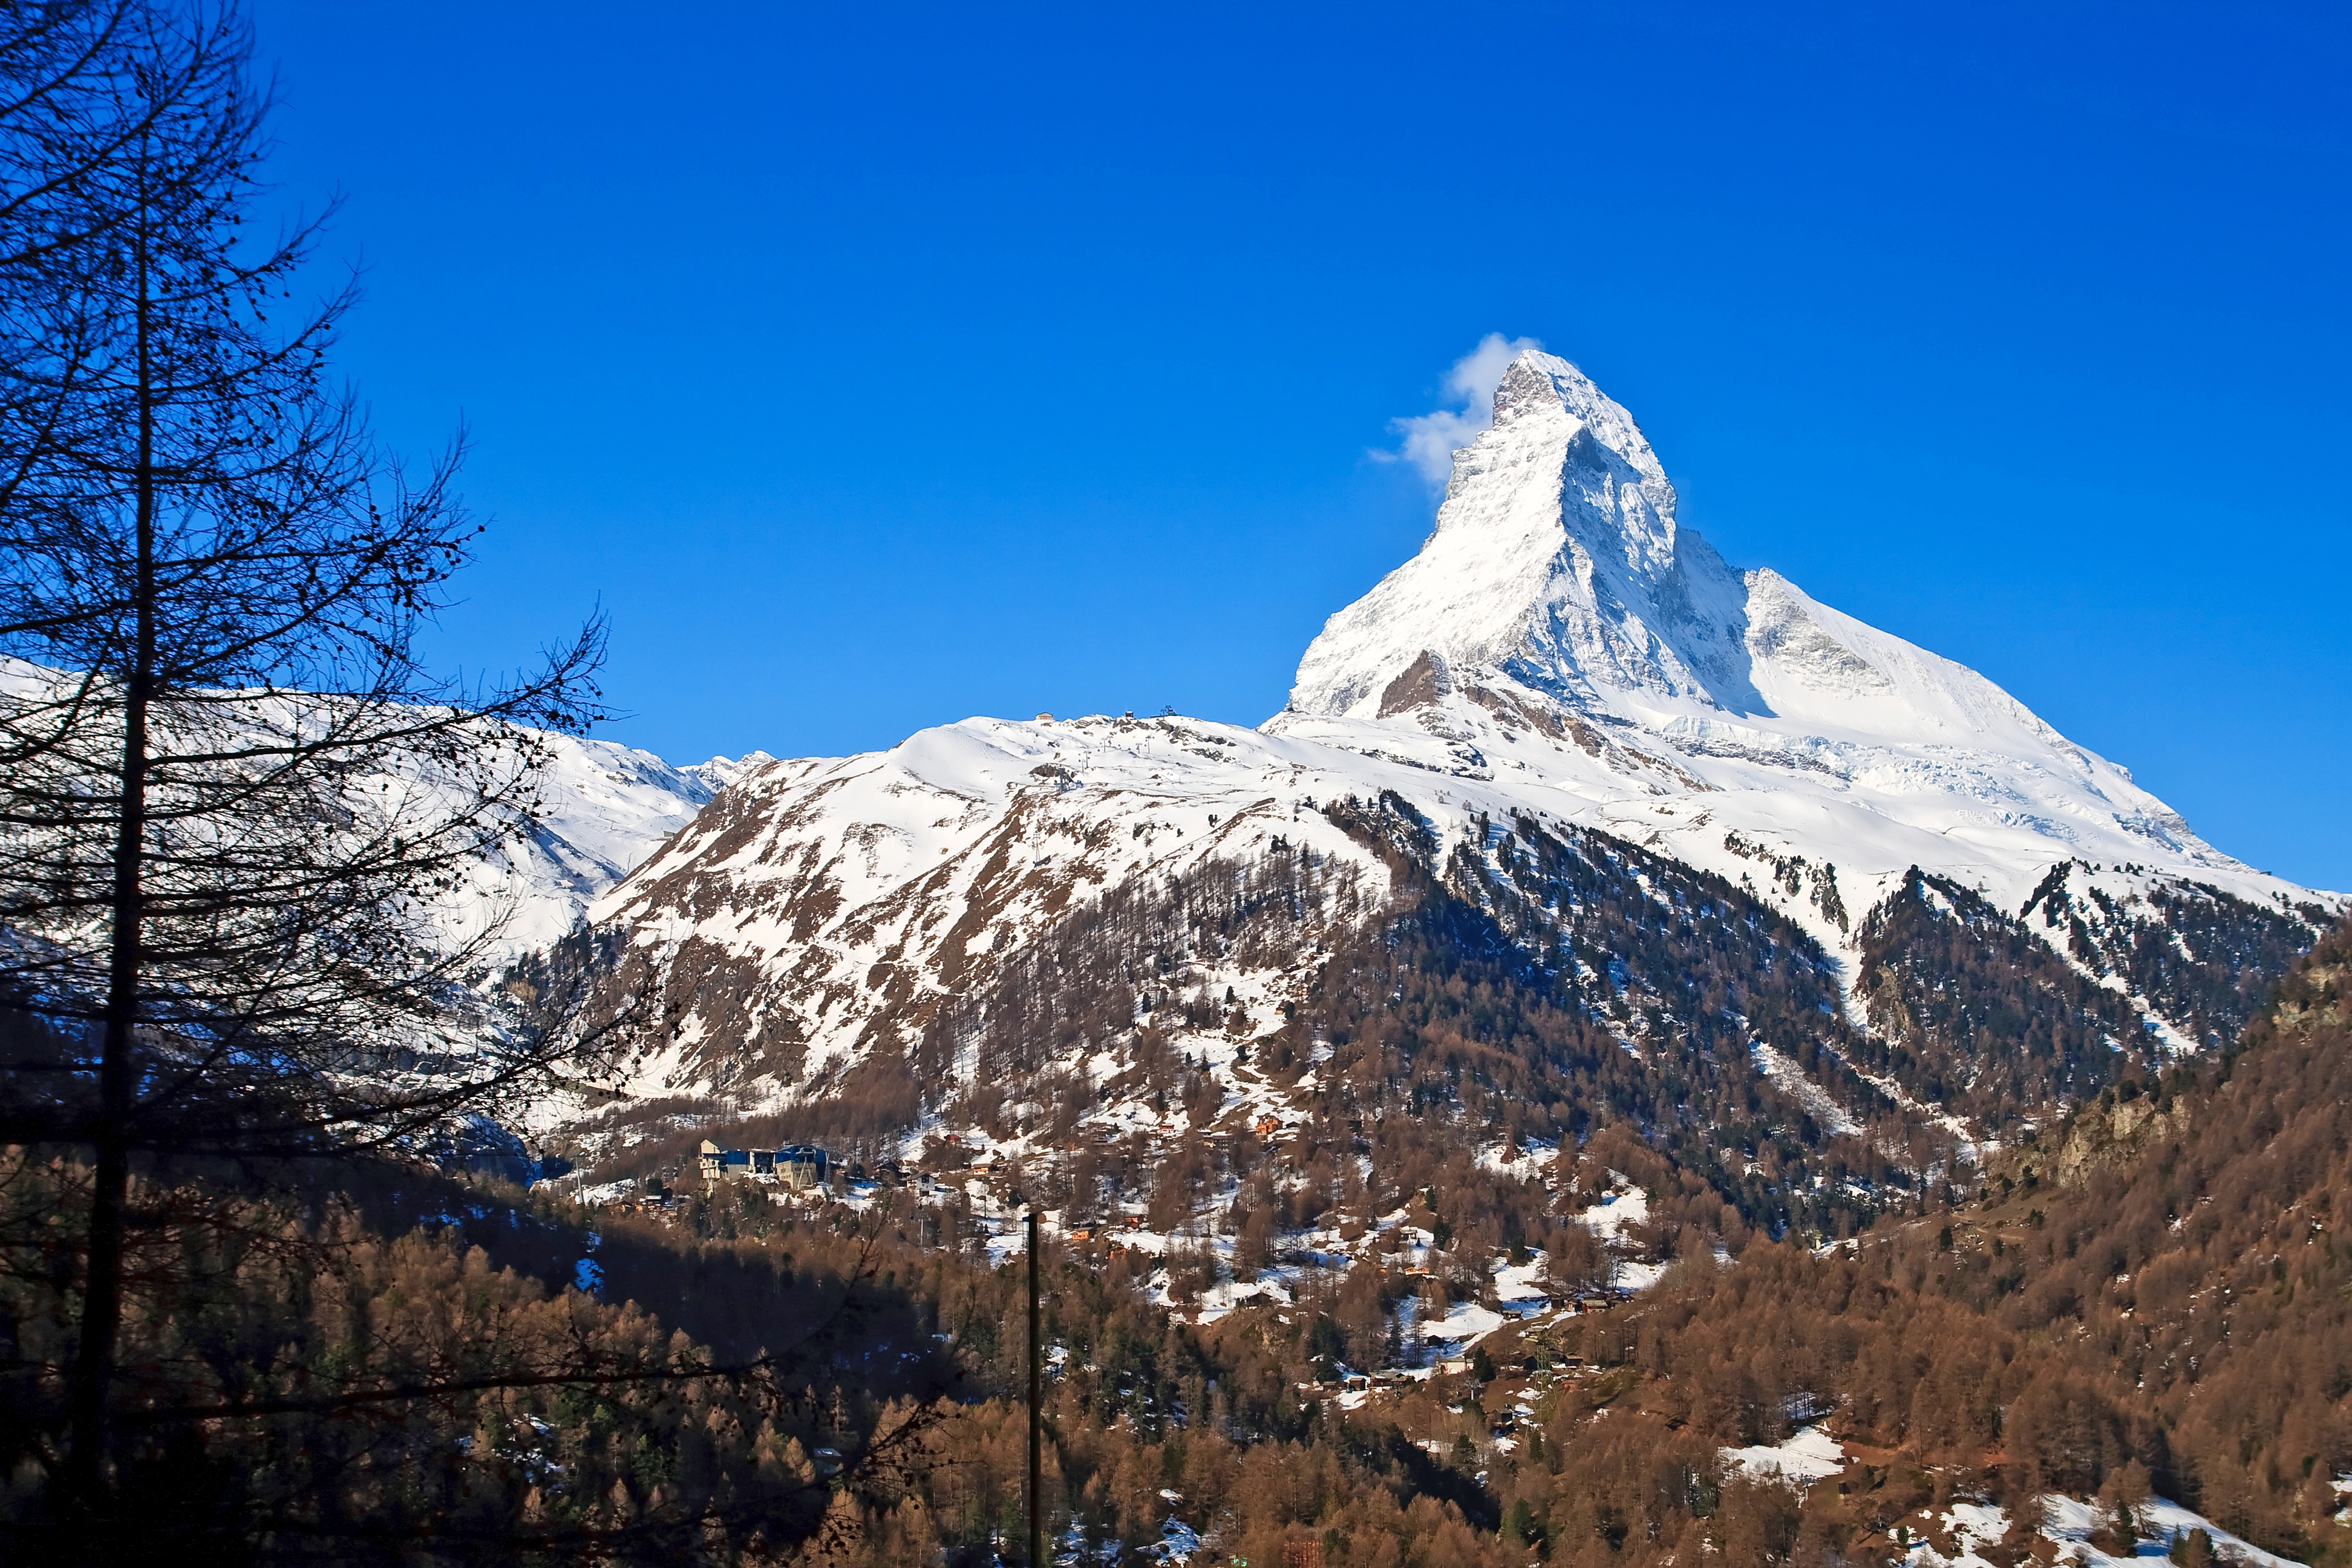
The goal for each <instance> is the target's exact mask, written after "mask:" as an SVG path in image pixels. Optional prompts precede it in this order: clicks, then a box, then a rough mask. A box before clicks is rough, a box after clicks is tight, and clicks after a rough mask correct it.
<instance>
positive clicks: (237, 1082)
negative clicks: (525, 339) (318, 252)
mask: <svg viewBox="0 0 2352 1568" xmlns="http://www.w3.org/2000/svg"><path fill="white" fill-rule="evenodd" d="M0 33H5V36H0V319H5V328H0V659H5V665H0V1004H5V1006H6V1007H7V1008H8V1009H11V1010H12V1011H13V1013H14V1015H15V1016H16V1017H17V1018H18V1019H19V1020H22V1019H26V1018H34V1019H37V1020H38V1021H39V1022H38V1025H37V1026H27V1027H21V1028H18V1029H16V1030H15V1031H12V1032H11V1034H10V1035H9V1036H8V1038H9V1039H10V1040H12V1041H14V1042H16V1043H15V1044H14V1045H12V1046H10V1047H8V1059H7V1060H5V1062H0V1141H5V1142H13V1143H17V1144H32V1145H54V1146H60V1147H63V1148H66V1149H69V1150H73V1151H78V1153H77V1154H76V1156H75V1157H76V1158H77V1159H79V1161H81V1162H83V1163H84V1164H85V1165H86V1168H87V1183H86V1191H87V1194H88V1210H87V1242H86V1251H85V1257H84V1262H83V1266H82V1268H81V1269H80V1280H79V1286H80V1288H79V1331H78V1334H77V1336H76V1338H77V1343H78V1348H77V1351H76V1353H75V1354H74V1356H73V1358H72V1360H71V1362H70V1363H69V1364H67V1365H62V1366H58V1367H57V1368H55V1369H52V1370H53V1374H54V1378H55V1381H56V1384H57V1386H58V1389H59V1394H60V1403H61V1405H62V1408H63V1410H64V1413H65V1414H64V1420H63V1428H64V1429H63V1431H62V1432H61V1434H60V1435H59V1442H58V1445H57V1447H56V1457H55V1463H56V1473H55V1481H56V1484H57V1487H58V1495H59V1496H62V1497H63V1498H65V1499H67V1500H68V1506H69V1507H78V1508H80V1509H84V1510H92V1509H97V1508H100V1507H103V1506H105V1500H106V1498H107V1488H108V1481H107V1474H106V1466H107V1453H108V1443H109V1426H110V1408H111V1405H110V1402H111V1400H112V1398H113V1394H114V1390H115V1387H116V1384H117V1382H118V1376H117V1373H118V1369H117V1367H116V1364H115V1346H116V1344H117V1342H118V1334H119V1331H120V1327H121V1316H122V1312H123V1310H124V1289H125V1258H126V1245H127V1240H126V1238H127V1237H128V1236H129V1235H130V1233H131V1231H132V1230H133V1229H135V1227H136V1226H138V1224H139V1223H140V1215H139V1214H138V1212H137V1210H138V1202H139V1199H138V1192H139V1190H140V1188H139V1185H138V1184H136V1183H135V1182H134V1181H133V1175H134V1172H135V1171H136V1170H137V1169H138V1168H140V1166H141V1165H142V1163H147V1164H150V1165H154V1166H156V1167H157V1168H159V1169H160V1168H163V1166H164V1165H166V1164H168V1163H169V1162H171V1161H173V1160H182V1161H184V1160H187V1159H190V1158H197V1157H206V1158H213V1159H218V1158H222V1157H227V1158H232V1159H247V1160H269V1159H286V1158H292V1157H298V1156H301V1155H305V1154H315V1153H321V1152H333V1151H338V1150H341V1151H349V1150H351V1149H353V1148H356V1147H367V1146H382V1145H387V1144H391V1145H398V1144H402V1143H404V1142H411V1143H413V1142H415V1140H418V1139H420V1138H422V1137H425V1136H426V1135H428V1134H429V1133H430V1132H431V1131H433V1130H434V1129H435V1128H436V1127H437V1126H440V1125H444V1124H446V1122H447V1121H448V1119H450V1118H451V1117H453V1116H455V1115H457V1114H458V1113H460V1112H463V1111H467V1110H472V1109H475V1108H478V1107H480V1106H482V1105H483V1104H484V1103H485V1102H486V1101H488V1100H494V1099H495V1098H496V1097H498V1096H499V1095H501V1094H505V1093H508V1092H510V1091H520V1090H523V1089H530V1087H532V1086H533V1085H534V1084H536V1083H539V1082H540V1081H541V1080H542V1079H545V1078H546V1077H548V1076H549V1075H551V1074H559V1073H561V1072H562V1071H564V1070H566V1068H567V1062H568V1058H567V1057H566V1055H565V1054H564V1053H565V1051H566V1050H567V1049H569V1048H571V1047H560V1046H559V1045H558V1044H557V1043H556V1041H555V1039H554V1037H551V1036H542V1035H532V1034H530V1033H528V1032H524V1033H520V1034H518V1033H515V1032H512V1031H509V1032H507V1033H505V1034H500V1033H499V1032H496V1031H484V1030H478V1029H459V1028H457V1027H454V1026H452V1021H453V1018H454V1016H456V1014H457V1012H459V1011H461V1010H462V1009H463V1008H464V1007H465V1006H466V1005H467V991H466V989H465V983H466V982H467V980H469V979H471V978H473V977H476V976H477V975H478V973H480V972H481V970H482V968H483V966H484V965H485V963H487V961H488V958H489V956H490V955H491V953H492V952H493V949H494V944H495V943H496V942H497V938H498V925H499V921H498V911H497V910H494V909H484V908H480V907H477V904H478V900H476V896H475V893H474V891H473V889H475V887H476V886H477V884H476V883H475V882H474V881H473V880H472V879H469V876H468V872H469V869H470V868H472V867H473V866H475V865H476V864H477V863H478V862H479V861H480V859H481V858H483V857H485V856H487V855H493V854H496V853H498V852H499V847H500V846H501V844H502V843H505V842H507V841H509V840H511V839H513V838H514V837H517V836H519V835H521V834H524V833H527V832H529V831H530V828H531V826H532V822H533V813H534V810H535V808H536V804H537V796H536V793H535V792H536V784H535V781H536V779H537V778H538V777H539V775H540V773H541V767H542V764H543V763H544V761H545V752H546V737H547V733H548V732H549V731H559V732H560V731H577V730H579V729H580V728H581V727H582V726H583V725H584V724H585V723H586V722H588V721H590V720H591V719H593V717H594V704H595V700H596V696H595V691H594V688H593V681H592V676H593V669H594V668H595V666H596V664H597V661H598V659H599V657H600V654H601V648H602V627H601V625H600V624H599V623H598V622H596V621H594V620H592V621H591V622H590V623H589V624H588V625H587V626H585V627H583V630H582V631H581V632H580V633H579V634H578V635H577V636H576V637H572V638H571V639H570V640H569V641H566V642H564V643H562V644H561V645H560V646H557V647H554V648H552V649H551V650H548V651H547V653H546V656H545V659H544V663H543V665H542V666H541V668H539V669H538V670H537V672H536V673H533V674H530V675H528V676H525V677H522V678H520V679H514V680H511V681H507V682H502V683H496V684H485V683H481V682H478V681H477V682H475V683H472V684H465V685H460V684H453V683H450V682H447V681H444V680H441V679H436V678H434V677H433V676H432V675H430V674H429V673H428V672H427V670H426V669H425V667H424V664H423V662H422V660H421V658H420V655H419V652H418V648H417V637H418V635H419V633H420V630H421V629H422V628H423V627H424V626H425V625H426V624H427V623H428V622H429V621H430V619H431V617H432V616H434V615H435V614H436V612H437V611H438V610H439V609H441V608H443V607H444V606H445V605H446V602H447V601H446V584H447V583H448V580H449V578H450V575H451V574H452V573H453V572H455V571H456V570H457V569H458V568H459V567H461V566H462V565H463V564H464V563H466V561H467V556H468V552H469V548H470V542H471V540H472V538H473V536H474V535H475V534H476V532H477V531H478V529H477V528H476V525H475V524H474V523H473V522H472V521H469V519H468V518H467V515H466V514H465V512H464V511H463V510H462V509H461V508H460V507H459V506H458V505H457V501H456V500H455V499H454V497H453V495H452V493H451V490H450V482H451V478H452V473H453V469H454V466H455V462H456V458H457V448H456V447H455V446H453V447H452V449H451V452H450V453H449V455H448V456H447V457H446V458H444V459H443V460H442V461H440V462H437V463H436V464H434V465H432V466H430V467H429V468H425V470H423V471H421V472H408V471H404V470H403V469H402V468H400V467H399V466H398V465H397V464H396V463H394V462H393V461H392V460H390V459H389V458H387V457H386V456H385V455H384V453H383V451H382V450H381V448H380V447H378V445H377V444H376V443H375V441H374V440H373V437H372V436H371V434H370V432H369V429H368V426H367V424H366V421H365V419H364V417H363V415H362V411H361V410H360V409H359V407H358V406H357V405H355V403H354V402H353V401H352V397H351V395H350V394H349V393H348V392H346V391H344V390H342V389H341V388H339V387H338V386H337V385H336V384H334V383H333V382H332V381H331V379H330V376H329V373H328V366H327V357H326V356H327V352H328V350H329V348H330V347H331V343H332V341H333V339H334V335H335V331H336V328H337V325H338V322H339V321H341V318H342V317H343V315H344V312H345V311H346V310H348V309H349V307H350V306H351V304H352V298H353V296H352V290H351V289H350V287H349V286H348V285H346V286H344V287H343V288H341V289H339V290H337V291H334V292H331V293H330V294H329V295H328V296H327V297H326V298H325V299H324V300H322V301H320V302H319V303H316V304H313V305H309V306H307V307H306V306H304V305H301V304H298V302H297V296H298V295H299V294H302V293H304V292H305V291H306V289H307V287H308V280H309V279H310V276H311V273H312V271H313V270H314V269H315V265H316V264H315V261H314V249H315V242H316V240H317V237H318V234H319V229H318V225H317V222H316V221H315V220H313V221H309V222H296V223H294V224H292V225H290V226H288V227H286V228H284V229H282V230H280V231H279V232H278V233H277V234H276V235H275V236H274V237H257V234H258V233H259V232H260V231H261V230H262V229H263V228H264V227H265V225H264V224H262V223H261V222H259V221H257V220H258V218H259V217H260V216H261V214H260V209H261V207H262V205H263V204H264V203H265V201H266V200H267V199H268V193H267V192H266V191H265V190H264V188H263V187H262V186H260V185H259V184H257V177H258V172H259V170H258V166H259V163H260V162H261V160H262V158H263V156H264V153H266V151H267V142H266V139H265V133H264V123H263V122H264V112H265V110H266V109H267V107H268V95H267V94H266V93H263V92H257V91H256V90H255V89H254V88H253V87H252V86H251V84H250V79H249V63H250V53H251V47H250V40H249V37H248V35H247V30H246V27H245V26H244V23H243V21H242V19H241V17H240V16H238V14H237V13H236V9H235V7H234V6H233V5H224V4H215V3H212V0H184V3H181V0H174V3H169V4H155V5H126V4H122V3H120V0H111V3H110V0H55V3H50V4H8V5H5V6H0Z"/></svg>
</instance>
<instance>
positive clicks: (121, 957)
mask: <svg viewBox="0 0 2352 1568" xmlns="http://www.w3.org/2000/svg"><path fill="white" fill-rule="evenodd" d="M138 268H139V317H138V349H139V371H138V374H139V382H138V418H139V458H138V467H137V471H136V476H135V478H136V484H137V487H138V493H137V507H138V532H139V565H138V574H139V575H138V582H137V585H136V589H135V593H134V607H135V614H136V617H137V634H136V643H135V646H134V648H133V650H132V655H131V668H130V669H129V671H128V672H127V678H126V679H125V680H124V682H123V708H122V781H121V794H120V795H119V797H118V802H117V810H118V813H119V820H118V823H117V825H116V833H115V842H114V907H113V910H112V925H113V931H112V951H111V953H110V963H109V965H108V973H107V995H106V1039H105V1044H104V1048H103V1052H102V1054H101V1056H100V1060H99V1073H98V1100H99V1104H98V1117H97V1125H96V1126H95V1128H94V1129H93V1130H92V1132H93V1136H92V1139H91V1142H93V1143H94V1144H95V1145H96V1146H97V1162H96V1170H95V1172H94V1173H93V1175H92V1180H91V1183H90V1204H89V1266H88V1269H87V1272H86V1276H85V1283H84V1286H83V1289H82V1310H81V1335H80V1341H79V1344H78V1345H77V1346H76V1348H75V1352H74V1363H73V1371H72V1373H71V1376H70V1381H69V1383H68V1392H67V1418H68V1423H69V1446H68V1450H67V1455H66V1465H65V1473H64V1476H63V1480H64V1492H65V1496H66V1501H67V1507H68V1510H71V1511H73V1512H75V1513H79V1514H80V1515H82V1516H83V1517H85V1518H88V1517H90V1516H93V1515H95V1514H96V1513H97V1512H98V1511H99V1510H100V1509H102V1508H103V1507H104V1502H105V1491H106V1485H107V1482H106V1471H105V1455H106V1444H107V1405H108V1402H109V1396H110V1394H111V1392H112V1384H113V1381H114V1361H115V1341H116V1338H117V1336H118V1334H119V1333H120V1331H121V1325H122V1274H123V1239H124V1237H123V1232H124V1218H125V1214H124V1211H125V1209H126V1207H127V1206H128V1199H129V1195H130V1188H131V1108H132V1100H133V1090H134V1088H135V1081H136V1075H135V1073H134V1070H133V1066H132V1060H131V1057H132V1053H133V1050H134V1048H135V1047H136V1044H137V1030H138V1026H139V971H140V961H141V951H140V950H141V932H142V923H143V921H142V916H143V913H144V902H145V900H144V897H143V892H142V880H141V874H142V868H143V865H142V862H143V852H144V847H145V838H146V827H147V712H148V704H149V701H150V700H151V699H152V695H153V683H154V675H155V503H156V495H155V463H154V456H155V405H154V397H153V386H154V379H153V366H152V363H151V362H150V346H149V341H148V313H149V312H148V298H147V251H146V246H145V243H144V239H143V236H142V240H141V242H140V245H139V250H138Z"/></svg>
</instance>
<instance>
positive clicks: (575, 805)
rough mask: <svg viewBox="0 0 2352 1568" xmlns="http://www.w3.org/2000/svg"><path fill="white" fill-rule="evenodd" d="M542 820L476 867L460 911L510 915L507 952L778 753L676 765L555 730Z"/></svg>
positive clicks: (504, 940)
mask: <svg viewBox="0 0 2352 1568" xmlns="http://www.w3.org/2000/svg"><path fill="white" fill-rule="evenodd" d="M544 739H545V743H546V744H547V746H548V747H549V749H550V752H551V758H550V761H549V763H548V767H547V771H546V773H544V774H542V775H541V784H540V800H541V809H540V824H539V830H538V831H537V832H536V833H535V834H533V835H532V836H531V837H530V839H528V840H526V841H525V842H524V843H522V844H521V845H520V846H519V847H514V848H512V849H509V850H508V851H506V852H504V853H502V854H501V855H500V856H499V858H497V859H496V860H494V861H492V862H491V863H490V864H488V865H486V866H484V867H483V868H481V869H480V870H479V871H478V873H477V875H476V877H475V879H474V885H473V886H472V887H471V888H470V889H467V897H466V898H465V899H464V900H461V901H460V903H458V904H457V906H456V909H457V910H464V911H466V913H464V914H453V921H457V922H459V923H462V922H463V921H465V920H467V919H468V918H472V919H479V918H485V917H489V916H492V915H495V916H496V917H497V918H501V919H503V920H504V921H505V929H504V931H502V932H501V935H500V940H499V948H498V951H499V953H501V954H502V955H506V956H512V955H513V954H516V953H520V952H530V951H531V950H533V949H537V948H543V947H545V946H546V945H547V944H549V943H550V942H554V941H555V940H556V939H557V938H559V937H561V936H562V935H563V933H564V932H566V931H570V930H571V929H572V923H573V922H574V921H577V920H578V919H579V918H580V917H581V916H582V915H583V914H585V913H586V912H587V910H588V906H589V905H590V904H591V903H593V901H594V900H596V899H597V898H598V897H600V896H601V895H603V894H604V892H605V891H606V890H608V889H611V888H612V887H613V886H614V884H616V883H618V882H619V881H620V880H621V879H622V878H624V877H625V876H627V875H628V874H629V873H630V872H631V871H633V870H635V869H636V868H637V867H638V866H639V865H641V864H643V863H644V861H645V859H646V857H647V856H649V855H651V854H652V853H653V852H654V851H655V850H656V848H658V847H660V846H661V844H662V843H663V841H664V840H666V839H667V838H668V837H669V836H670V835H671V834H673V833H676V832H677V830H678V829H679V828H680V827H683V826H686V824H688V822H690V821H692V820H693V819H694V816H695V814H696V813H697V812H698V811H700V810H701V809H702V807H703V806H704V805H707V804H709V801H710V799H711V797H712V796H714V795H717V794H718V793H719V790H720V789H722V788H724V787H725V786H726V785H727V784H729V783H730V782H731V781H732V780H734V779H736V778H739V777H740V776H741V775H742V774H743V773H745V772H747V771H749V770H751V769H753V768H756V767H758V766H760V765H761V764H763V763H767V762H770V761H771V760H772V759H771V758H770V757H768V756H767V755H766V753H764V752H752V753H751V754H750V755H749V756H746V757H743V758H740V759H730V758H727V757H713V758H711V759H710V760H709V762H707V763H694V764H693V765H691V766H688V767H683V768H679V767H673V766H671V765H670V764H669V763H666V762H664V761H662V760H661V759H660V758H659V757H657V756H656V755H654V754H653V753H652V752H646V751H640V750H638V749H636V748H635V747H631V746H624V745H621V744H618V743H617V742H612V741H593V740H583V739H579V738H576V737H573V736H570V735H549V736H546V737H545V738H544Z"/></svg>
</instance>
